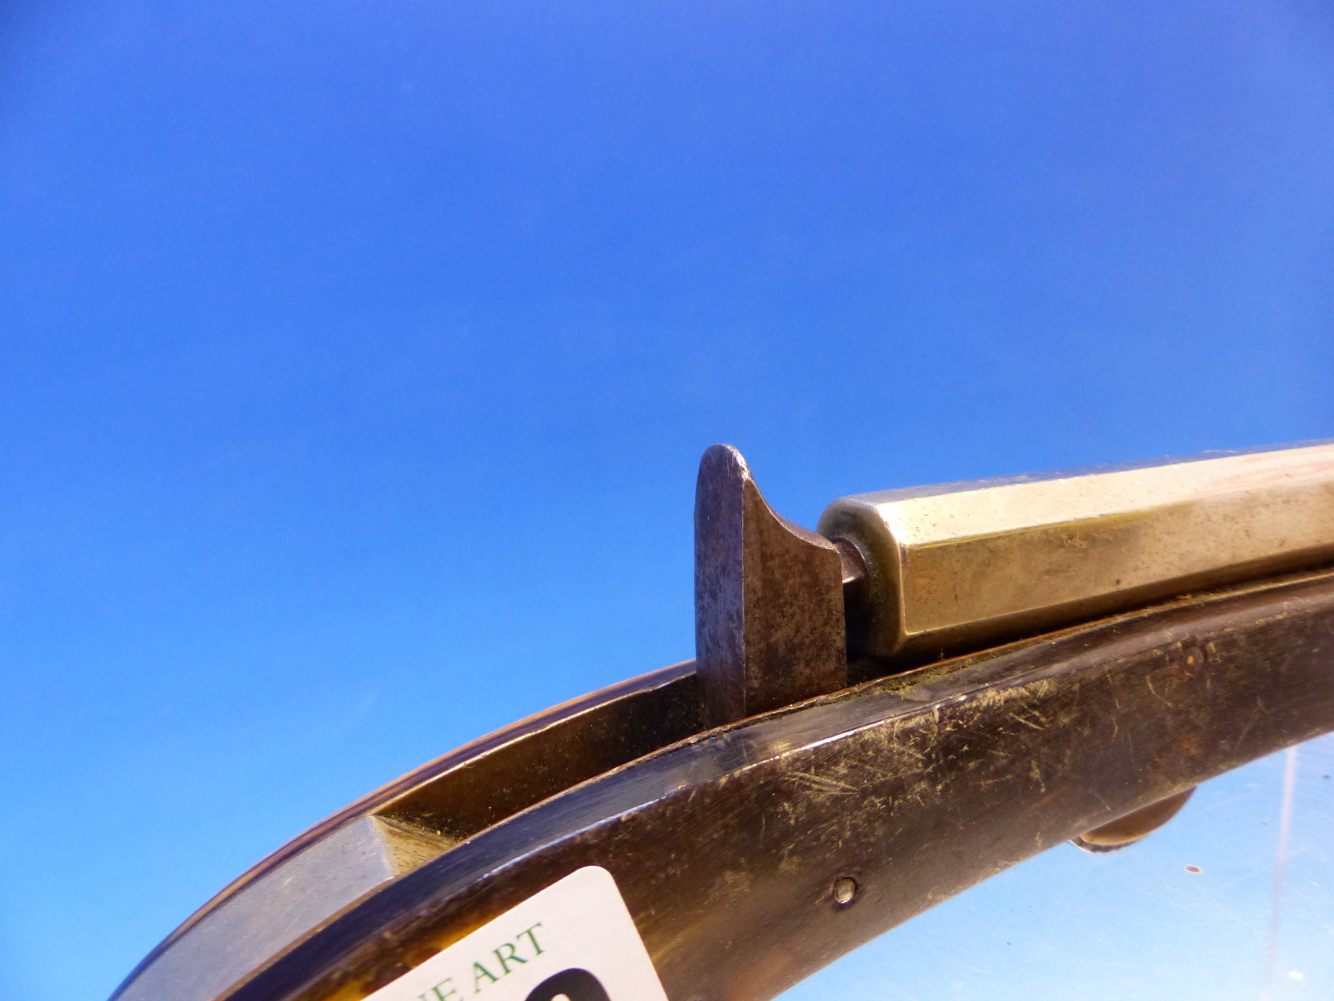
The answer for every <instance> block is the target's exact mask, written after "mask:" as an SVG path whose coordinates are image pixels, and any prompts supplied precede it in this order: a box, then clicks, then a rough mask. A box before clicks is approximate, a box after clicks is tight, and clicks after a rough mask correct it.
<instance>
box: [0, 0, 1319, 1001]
mask: <svg viewBox="0 0 1334 1001" xmlns="http://www.w3.org/2000/svg"><path fill="white" fill-rule="evenodd" d="M1332 264H1334V12H1332V11H1331V10H1330V8H1329V7H1328V6H1327V5H1326V4H1323V3H1318V2H1314V0H1266V2H1250V0H1211V2H1204V0H1182V2H1178V3H1173V4H1167V5H1164V4H1161V3H1157V2H1150V0H1139V2H1128V0H1117V2H1088V3H1080V4H1068V3H1056V2H1039V0H1030V2H1020V0H1013V2H1002V3H996V2H995V0H987V2H983V0H932V2H927V0H878V2H857V0H839V2H817V0H771V2H767V3H760V2H757V0H672V2H667V0H643V2H637V3H612V2H608V0H568V2H545V3H539V2H535V0H358V2H350V0H324V2H319V3H315V2H310V0H287V2H281V3H278V2H260V0H231V2H227V3H223V2H219V0H209V2H203V0H193V2H192V0H175V2H171V3H168V2H165V0H162V2H150V0H106V2H103V3H97V4H94V3H88V2H73V0H42V2H38V0H0V681H2V682H3V685H2V687H0V761H3V764H4V767H3V769H2V770H0V803H3V807H0V997H3V998H6V999H8V998H14V999H33V1001H54V999H57V998H58V999H60V1001H85V999H87V1001H95V999H101V998H103V997H105V996H106V995H107V994H108V993H110V991H111V990H112V989H113V988H114V986H115V985H116V983H117V982H118V981H119V980H120V978H121V977H122V976H123V975H124V974H125V973H126V972H127V971H128V970H129V969H130V968H131V967H132V966H133V964H134V963H135V962H136V961H137V960H138V959H139V958H140V957H141V956H142V955H143V954H144V953H145V952H147V951H148V949H149V948H151V947H152V945H153V944H154V943H155V942H156V941H157V940H158V939H160V938H161V937H162V936H163V935H165V934H166V933H167V932H168V931H170V929H171V928H172V927H173V926H175V925H176V924H177V923H178V922H179V921H180V920H182V919H183V918H184V917H185V916H186V915H187V914H188V913H189V912H190V911H192V910H193V909H194V908H195V907H196V906H197V905H199V904H200V903H202V902H203V901H204V900H205V899H206V898H207V897H209V896H210V895H211V894H212V893H213V892H214V891H215V890H217V889H218V888H219V887H221V886H222V885H223V884H224V883H226V882H227V881H228V880H229V879H231V878H232V877H233V876H235V875H236V874H237V873H238V872H240V871H241V870H242V869H244V868H245V867H246V866H248V865H249V864H250V863H251V862H253V861H255V860H256V859H258V858H259V857H260V856H262V855H264V854H265V853H267V852H268V851H270V850H271V849H273V848H275V847H277V846H278V845H279V844H280V843H282V842H283V841H285V840H286V839H287V838H288V837H290V836H291V835H293V834H295V833H296V832H297V831H299V830H300V829H302V828H303V827H305V826H306V825H308V824H310V823H312V822H314V821H315V820H317V819H319V818H320V817H321V816H323V815H325V814H327V813H329V812H330V811H332V810H333V809H335V808H337V807H339V806H341V805H342V804H344V803H345V802H347V801H349V800H350V799H352V798H354V797H355V796H357V795H359V794H360V793H362V792H365V791H366V790H368V789H370V788H372V787H374V786H376V785H379V784H380V783H382V782H384V781H386V780H388V779H390V778H392V777H394V776H395V775H397V774H399V773H401V772H403V771H405V770H407V769H408V768H410V767H412V766H415V765H416V764H418V763H420V762H422V761H424V760H426V759H428V758H431V757H433V756H435V755H437V754H439V753H441V752H442V751H445V750H447V749H449V748H452V747H454V746H456V745H457V744H459V743H461V742H463V741H465V740H468V739H470V738H472V737H474V736H477V735H478V734H481V733H483V732H486V731H488V730H490V729H492V728H494V727H496V726H498V725H501V724H503V723H506V722H509V721H510V720H513V719H515V718H517V717H519V716H522V715H525V714H527V713H530V712H532V711H535V710H538V709H540V708H543V707H544V706H546V705H549V704H551V703H553V702H556V701H559V700H562V699H565V698H567V697H570V696H573V695H576V694H579V693H581V692H584V691H587V690H589V689H592V688H596V687H599V686H601V685H603V684H606V683H609V682H611V681H614V680H618V679H620V678H623V677H626V676H628V675H632V674H637V673H640V672H642V671H645V670H648V669H651V668H654V667H657V666H660V665H662V664H665V663H668V662H673V661H677V660H682V659H684V658H687V657H689V656H690V655H691V653H692V647H693V631H692V622H691V569H690V567H691V550H690V547H691V528H690V518H691V496H692V491H693V481H694V472H695V464H696V462H697V460H698V456H699V454H700V452H701V451H702V450H703V449H704V448H705V447H706V446H707V445H709V444H710V443H712V442H715V441H729V442H732V443H733V444H736V445H737V446H739V447H740V448H741V449H742V450H743V451H744V452H745V454H746V455H747V456H748V458H749V459H750V461H751V464H752V467H753V468H754V470H755V471H756V475H757V477H758V478H759V481H760V483H761V485H762V486H763V488H764V489H765V491H766V493H767V495H768V496H769V498H770V500H771V501H772V502H773V504H774V505H775V507H777V508H778V510H780V511H782V512H783V513H785V514H786V515H788V516H789V517H791V518H793V519H794V520H796V521H798V522H801V523H804V524H807V525H813V524H814V522H815V521H816V519H817V518H818V516H819V513H820V511H821V510H822V508H823V506H824V505H825V503H827V502H828V501H829V500H831V499H832V498H834V497H835V496H838V495H840V494H844V493H849V492H854V491H861V490H870V489H878V488H885V487H891V486H899V485H908V484H913V483H923V482H932V481H939V480H954V479H963V478H971V477H977V476H984V475H992V474H1005V473H1014V472H1022V471H1028V470H1038V469H1046V468H1053V467H1060V466H1066V465H1078V464H1086V463H1092V462H1103V461H1119V460H1130V459H1139V458H1146V457H1152V456H1155V455H1161V454H1174V453H1175V454H1179V453H1186V452H1193V451H1198V450H1202V449H1207V448H1229V447H1245V446H1253V445H1261V444H1265V443H1272V442H1281V441H1288V440H1296V439H1305V438H1315V437H1328V436H1330V435H1331V434H1334V403H1332V402H1331V398H1330V393H1329V385H1330V378H1331V375H1334V285H1332V284H1331V281H1330V278H1331V265H1332Z"/></svg>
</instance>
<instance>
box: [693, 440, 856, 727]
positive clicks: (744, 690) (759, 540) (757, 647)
mask: <svg viewBox="0 0 1334 1001" xmlns="http://www.w3.org/2000/svg"><path fill="white" fill-rule="evenodd" d="M844 562H845V557H844V556H843V554H842V553H841V552H840V550H839V548H838V547H837V546H835V545H834V544H833V543H832V542H830V541H829V540H828V539H825V538H822V537H821V536H819V535H817V534H815V533H814V532H812V531H809V530H807V529H805V528H802V527H800V526H799V525H794V524H792V522H790V521H788V520H787V519H786V518H783V517H781V516H779V515H778V514H776V513H774V511H773V509H772V508H770V507H769V505H768V503H766V502H765V500H764V497H763V496H762V495H761V494H760V490H759V488H758V487H757V486H756V485H755V480H754V479H753V478H752V477H751V475H750V469H749V467H748V466H747V465H746V460H745V459H743V458H742V457H741V453H740V452H738V451H737V450H736V449H735V448H733V447H732V446H730V445H714V446H713V447H712V448H710V449H709V450H708V451H707V452H705V453H704V458H703V459H701V460H700V464H699V479H698V481H697V485H696V488H695V659H696V661H697V662H698V668H697V670H698V674H699V685H700V695H701V697H702V699H703V711H704V720H705V722H706V723H707V724H708V725H709V726H720V725H721V724H723V723H731V722H734V721H735V720H739V719H743V718H745V717H746V716H754V715H755V714H757V713H762V712H768V711H769V710H770V709H777V708H779V707H780V706H785V705H790V704H792V703H793V702H799V701H801V700H802V699H808V698H810V697H811V696H813V695H823V694H825V693H826V692H834V691H837V690H838V689H840V688H844V687H846V686H847V684H848V661H847V650H846V645H845V640H844V637H845V636H846V628H847V627H846V624H845V623H844V617H843V589H844V584H845V580H846V581H847V582H848V583H849V584H851V583H852V582H853V580H854V579H855V576H856V575H855V573H854V572H853V571H852V569H851V568H850V569H849V570H848V572H846V573H845V567H844Z"/></svg>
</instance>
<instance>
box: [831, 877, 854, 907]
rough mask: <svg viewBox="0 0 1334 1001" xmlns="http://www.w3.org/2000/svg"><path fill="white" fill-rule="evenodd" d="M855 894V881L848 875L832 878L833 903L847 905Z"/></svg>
mask: <svg viewBox="0 0 1334 1001" xmlns="http://www.w3.org/2000/svg"><path fill="white" fill-rule="evenodd" d="M856 896H857V881H856V880H855V879H852V878H851V877H848V876H839V877H838V879H836V880H834V903H836V904H838V906H839V907H847V906H848V905H849V904H850V903H852V901H853V898H854V897H856Z"/></svg>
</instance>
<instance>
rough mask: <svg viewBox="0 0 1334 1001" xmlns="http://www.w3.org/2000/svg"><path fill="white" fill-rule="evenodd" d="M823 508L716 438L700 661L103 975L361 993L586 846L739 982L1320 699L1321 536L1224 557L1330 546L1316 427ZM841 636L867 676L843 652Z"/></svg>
mask: <svg viewBox="0 0 1334 1001" xmlns="http://www.w3.org/2000/svg"><path fill="white" fill-rule="evenodd" d="M821 528H822V531H824V532H826V533H827V534H828V535H830V536H833V538H824V537H821V536H819V535H816V534H815V533H811V532H808V531H806V530H805V529H802V528H799V527H798V526H795V525H792V524H791V523H790V522H787V521H786V520H784V519H782V518H781V517H779V516H778V515H777V514H775V513H774V512H773V511H772V510H771V509H770V508H769V506H768V505H767V504H766V503H765V501H764V498H763V497H762V496H761V494H760V492H759V490H758V488H757V487H756V486H755V483H754V481H753V479H752V478H751V476H750V472H749V470H748V468H747V467H746V464H745V462H744V460H743V459H742V458H741V456H740V454H739V453H737V452H736V450H735V449H731V448H730V447H727V446H715V448H713V449H710V450H709V452H708V453H706V455H705V457H704V460H703V462H702V463H701V469H700V478H699V492H698V497H697V505H696V547H697V551H696V609H697V641H698V655H699V664H698V668H697V666H696V664H695V662H688V663H685V664H680V665H677V666H675V667H672V668H666V669H663V670H662V671H658V672H655V673H653V674H651V675H646V676H644V677H643V678H639V679H634V680H631V681H628V682H624V683H622V684H621V685H617V686H613V688H610V689H606V690H604V691H602V692H597V693H594V694H592V695H590V696H586V697H584V698H583V699H579V700H575V701H574V702H571V703H567V704H566V705H564V706H559V707H556V708H555V709H552V710H549V711H548V712H547V713H543V714H541V715H540V716H537V717H533V718H532V719H530V720H526V721H523V722H521V723H518V724H515V725H514V726H512V727H509V728H506V729H505V730H502V731H500V732H498V733H496V734H493V735H491V736H489V737H486V738H483V739H482V740H480V741H478V742H476V743H474V744H472V745H469V746H468V747H465V748H461V749H460V750H458V751H455V752H453V753H451V754H448V755H446V756H444V757H443V758H440V759H438V760H437V761H435V762H432V763H430V764H428V765H426V766H424V767H423V768H421V769H418V770H417V771H415V772H413V773H411V774H409V775H407V776H404V777H403V778H402V779H400V780H398V781H397V782H394V783H391V784H390V785H388V786H386V787H385V788H384V789H381V790H379V791H378V792H376V793H373V794H371V795H370V796H367V797H365V798H364V799H362V800H360V801H358V802H357V803H354V804H352V805H351V806H349V807H348V808H347V809H345V810H343V811H340V812H339V813H338V814H336V815H335V816H333V817H331V818H329V819H328V820H327V821H325V822H324V823H322V824H320V825H317V826H316V827H315V828H312V829H311V830H310V831H308V832H306V833H305V834H304V835H302V836H300V837H298V838H297V839H295V840H294V841H293V842H292V843H291V844H289V845H287V846H285V847H284V848H283V849H281V850H280V851H279V852H277V853H275V854H274V855H273V856H272V857H270V858H269V859H267V860H265V861H264V862H262V863H261V864H260V865H258V866H256V867H255V868H254V869H253V870H251V871H250V872H249V873H247V874H246V875H245V876H243V877H242V878H241V879H239V880H238V881H237V882H236V883H234V884H233V885H232V886H230V887H228V888H227V889H226V890H224V891H223V893H221V894H219V896H218V897H217V898H215V899H214V900H213V901H211V902H210V903H209V904H208V905H206V906H205V907H204V908H203V909H201V910H200V912H199V913H197V914H196V915H195V916H194V917H192V918H191V919H190V920H189V921H187V922H186V923H185V924H184V925H183V926H182V927H181V928H180V929H178V930H177V932H175V933H173V935H172V936H171V937H169V938H168V939H167V941H166V942H164V943H163V944H162V946H160V947H159V948H158V949H157V950H155V951H154V953H153V954H152V955H150V956H149V957H148V958H147V959H146V960H145V961H144V962H143V963H142V964H140V966H139V968H138V969H136V971H135V972H134V973H133V974H131V976H130V978H129V979H128V980H127V981H126V983H125V984H124V985H123V986H122V988H121V990H120V991H119V992H118V993H117V995H116V998H117V999H118V1001H164V999H171V1001H360V999H362V998H364V997H366V996H367V995H368V994H370V993H371V992H372V991H374V990H375V989H377V988H378V987H379V986H381V985H383V984H385V983H387V982H389V981H391V980H393V979H394V978H395V977H397V976H398V975H399V974H401V973H402V972H404V971H405V970H407V969H409V968H412V967H413V966H415V965H417V964H419V963H421V962H422V961H423V960H425V959H426V958H428V957H430V956H431V955H433V954H434V953H436V952H438V951H439V950H440V949H442V948H444V947H446V946H448V945H449V944H451V943H452V942H455V941H458V940H459V939H460V938H461V937H462V936H463V935H465V934H467V932H468V931H470V930H471V929H474V928H477V927H478V926H480V925H481V924H483V923H485V922H486V921H488V920H490V919H491V918H493V917H495V916H496V915H498V914H499V913H501V912H503V911H505V910H507V909H508V908H510V907H511V906H513V905H515V904H517V903H518V902H520V901H522V900H524V899H526V898H527V897H528V896H530V895H532V894H533V893H535V892H537V891H538V890H541V889H543V888H544V887H546V886H548V885H550V884H551V883H553V882H554V881H556V880H558V879H560V878H561V877H563V876H565V875H567V874H569V873H571V872H573V871H575V870H576V869H578V868H580V867H583V866H586V865H597V866H602V867H604V868H606V869H607V870H609V871H610V872H611V873H612V874H613V875H614V877H615V880H616V883H617V885H618V886H619V887H620V890H621V893H622V894H623V896H624V898H625V901H626V904H627V905H628V906H629V908H630V912H631V914H632V916H633V919H634V921H635V924H636V926H637V927H638V930H639V932H640V934H641V936H642V938H643V939H644V942H645V944H646V946H647V947H648V950H649V953H650V955H651V957H652V960H653V963H654V965H655V967H656V969H657V971H658V973H659V975H660V977H661V979H662V982H663V985H664V987H665V988H666V990H667V994H668V996H669V997H670V998H672V999H676V1001H763V999H765V998H769V997H771V996H772V995H773V994H775V993H777V992H778V991H780V990H782V989H783V988H785V987H787V986H788V985H790V984H791V983H793V982H795V981H796V980H798V979H800V978H801V977H803V976H805V975H807V974H809V973H811V972H813V971H814V970H815V969H818V968H819V967H820V966H822V965H824V964H825V963H828V962H829V961H831V960H832V959H833V958H835V957H836V956H838V955H840V954H841V953H843V952H845V951H847V950H848V949H851V948H854V947H855V946H856V945H858V944H860V943H861V942H863V941H866V940H867V939H869V938H871V937H873V936H875V935H876V934H879V933H880V932H881V931H883V930H885V929H886V928H889V927H891V926H893V925H894V924H897V923H898V922H900V921H903V920H905V919H907V918H908V917H910V916H912V915H913V914H915V913H918V912H919V911H921V910H923V909H925V908H927V907H929V906H931V905H933V904H934V903H937V902H939V901H940V900H942V899H944V898H946V897H948V896H950V895H951V894H954V893H957V892H959V891H960V890H962V889H964V888H966V887H967V886H969V885H971V884H973V883H975V882H977V881H979V880H981V879H984V878H986V877H987V876H989V875H991V874H993V873H995V872H998V871H1000V870H1001V869H1004V868H1005V867H1007V866H1010V865H1013V864H1015V863H1016V862H1018V861H1021V860H1022V859H1024V858H1026V857H1028V856H1030V855H1032V854H1035V853H1037V852H1039V851H1042V850H1044V849H1046V848H1048V847H1051V846H1053V845H1055V844H1058V843H1059V842H1061V841H1064V840H1074V841H1075V842H1076V843H1077V844H1079V846H1080V847H1082V848H1085V849H1086V850H1090V851H1110V850H1115V849H1117V848H1119V847H1124V846H1125V845H1127V844H1131V843H1133V842H1134V841H1136V840H1139V839H1140V838H1142V837H1144V836H1145V835H1147V834H1148V833H1150V832H1151V831H1153V830H1155V829H1157V827H1159V826H1161V825H1162V824H1163V823H1166V822H1167V820H1169V819H1170V817H1171V816H1172V815H1173V814H1174V813H1175V812H1176V811H1177V810H1178V809H1180V807H1181V804H1182V803H1184V802H1185V799H1186V798H1187V797H1188V796H1189V794H1190V790H1191V789H1192V788H1193V787H1194V786H1195V785H1196V784H1197V783H1199V782H1200V781H1203V780H1204V779H1207V778H1209V777H1210V776H1212V775H1216V774H1218V773H1220V772H1222V771H1225V770H1228V769H1230V768H1234V767H1237V766H1238V765H1241V764H1243V763H1245V762H1247V761H1250V760H1253V759H1254V758H1256V757H1259V756H1260V755H1263V754H1266V753H1268V752H1270V751H1273V750H1275V749H1277V748H1280V747H1283V746H1285V745H1288V744H1291V743H1294V742H1297V741H1300V740H1304V739H1307V738H1309V737H1312V736H1315V735H1318V734H1320V733H1323V732H1328V731H1330V730H1334V660H1331V657H1332V656H1334V654H1332V653H1331V651H1334V571H1330V570H1320V571H1310V570H1307V571H1305V572H1303V573H1300V574H1297V575H1294V576H1290V577H1287V578H1271V579H1268V580H1258V579H1257V580H1254V581H1253V582H1252V583H1249V584H1245V585H1240V584H1237V583H1235V582H1236V581H1238V580H1242V579H1251V578H1259V577H1260V576H1263V575H1265V574H1275V573H1279V572H1281V571H1291V570H1293V569H1294V568H1296V567H1301V566H1309V565H1311V564H1317V563H1321V562H1323V561H1328V560H1330V559H1331V557H1334V446H1331V445H1317V446H1302V447H1297V448H1292V449H1289V450H1283V451H1278V452H1273V453H1264V454H1253V455H1230V456H1224V457H1215V458H1205V459H1202V460H1199V461H1194V462H1174V463H1168V464H1160V465H1158V466H1154V467H1140V468H1136V469H1117V470H1099V471H1094V472H1092V473H1090V474H1087V475H1085V476H1082V477H1079V478H1073V477H1070V476H1062V475H1059V474H1056V475H1053V476H1050V477H1046V478H1037V479H1021V480H1011V481H1004V482H994V481H993V482H986V483H981V484H963V485H953V486H947V487H943V488H933V489H921V490H917V491H899V492H892V493H889V494H881V495H863V496H861V497H856V498H845V499H844V500H842V501H839V502H836V503H835V504H834V505H833V506H832V507H831V508H830V510H829V512H827V514H826V517H825V518H824V519H823V520H822V522H821ZM1173 533H1177V534H1176V535H1174V534H1173ZM1228 581H1232V582H1234V583H1232V584H1230V585H1227V586H1230V587H1232V590H1230V591H1223V590H1215V591H1213V592H1211V593H1206V594H1195V595H1193V596H1192V595H1189V594H1186V592H1188V591H1192V590H1196V589H1199V588H1202V587H1204V586H1206V585H1207V586H1209V587H1214V588H1218V587H1220V586H1222V585H1225V584H1226V582H1228ZM1172 594H1176V595H1185V596H1184V597H1177V598H1176V599H1174V600H1171V601H1168V602H1167V603H1165V604H1161V605H1159V606H1156V607H1144V606H1145V605H1146V603H1147V602H1149V601H1152V600H1162V599H1163V598H1164V597H1165V596H1168V595H1172ZM1128 605H1138V606H1140V607H1139V608H1138V609H1137V610H1132V611H1126V610H1125V608H1126V606H1128ZM1110 609H1120V611H1119V612H1118V613H1117V614H1116V615H1115V616H1114V617H1111V618H1104V619H1102V620H1101V621H1093V622H1087V621H1086V622H1085V623H1084V624H1082V625H1078V626H1073V627H1069V628H1066V629H1064V631H1062V632H1056V633H1051V634H1048V635H1044V636H1038V637H1034V638H1029V639H1024V640H1021V641H1018V642H1011V643H1010V644H1009V645H1007V646H999V647H995V646H994V644H996V643H998V642H1001V641H1004V640H1006V639H1007V638H1010V637H1013V636H1014V635H1015V634H1016V633H1020V632H1024V631H1025V630H1028V631H1034V630H1038V629H1051V628H1054V627H1055V626H1057V625H1060V624H1061V623H1064V622H1068V621H1069V620H1070V618H1071V617H1083V618H1085V619H1092V618H1094V617H1095V616H1098V615H1107V614H1108V612H1109V610H1110ZM984 646H992V647H993V648H992V649H979V650H977V651H976V652H971V653H968V654H967V655H964V656H957V655H956V656H954V657H953V658H952V659H948V660H946V659H941V660H939V661H938V662H936V663H931V664H929V665H927V666H917V667H914V666H913V664H914V663H915V662H916V663H921V662H922V661H926V660H930V659H933V658H935V657H938V656H939V655H940V653H941V652H942V651H948V650H951V649H955V650H957V649H958V648H960V647H974V648H980V647H984ZM849 648H851V649H852V650H853V651H854V652H855V653H856V654H857V656H856V657H855V658H854V664H853V667H854V670H853V675H852V676H853V679H854V680H859V679H863V678H871V679H872V680H867V681H865V682H864V683H861V684H857V685H855V686H854V687H851V688H849V687H846V685H847V683H848V677H849V664H848V658H847V650H848V649H849ZM867 651H869V652H870V653H871V654H874V655H876V657H879V658H880V659H875V657H872V658H868V657H866V656H864V654H865V653H866V652H867ZM867 664H870V666H869V667H867V666H866V665H867ZM886 673H888V676H885V677H879V675H885V674H886ZM707 727H712V729H706V728H707Z"/></svg>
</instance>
